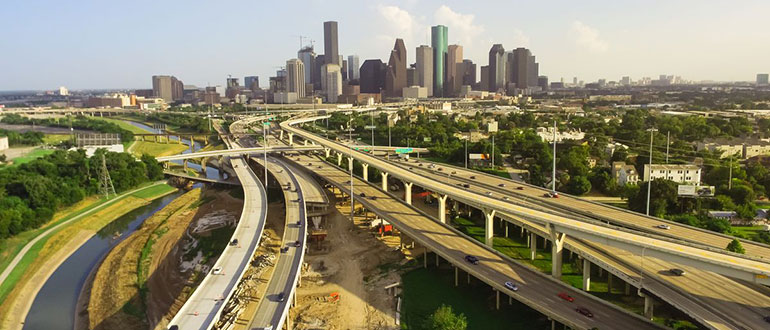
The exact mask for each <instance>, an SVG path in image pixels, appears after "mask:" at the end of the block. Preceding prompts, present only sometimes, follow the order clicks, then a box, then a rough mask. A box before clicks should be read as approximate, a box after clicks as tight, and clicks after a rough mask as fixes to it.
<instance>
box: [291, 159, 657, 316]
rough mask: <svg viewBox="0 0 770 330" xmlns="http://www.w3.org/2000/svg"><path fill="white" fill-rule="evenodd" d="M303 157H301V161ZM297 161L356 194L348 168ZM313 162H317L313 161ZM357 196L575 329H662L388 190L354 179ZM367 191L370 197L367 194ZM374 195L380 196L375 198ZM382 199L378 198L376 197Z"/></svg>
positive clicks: (475, 272)
mask: <svg viewBox="0 0 770 330" xmlns="http://www.w3.org/2000/svg"><path fill="white" fill-rule="evenodd" d="M297 159H299V160H297ZM291 161H293V162H295V163H296V164H297V165H301V166H303V167H306V168H308V169H310V170H312V171H313V172H314V173H315V174H316V175H318V176H320V177H322V178H323V179H324V180H326V181H327V182H329V183H331V184H333V185H334V186H336V187H338V188H339V189H340V190H342V191H344V192H345V193H347V194H350V176H349V173H348V172H345V171H343V170H340V169H339V168H336V167H333V166H331V165H329V164H328V163H326V162H324V161H322V160H320V159H319V158H316V157H313V156H306V155H301V156H298V157H292V158H291ZM308 163H310V164H311V165H307V164H308ZM353 185H354V187H353V192H354V193H353V196H354V197H355V199H356V202H357V203H358V204H359V205H364V206H365V207H366V208H367V209H369V210H370V211H372V212H374V213H376V214H377V215H378V216H380V217H382V218H383V219H386V220H387V221H389V222H391V223H392V224H394V225H395V226H396V228H398V229H399V230H400V231H401V232H402V233H404V234H406V235H408V236H409V237H411V238H413V239H414V240H415V241H416V242H417V243H419V244H420V245H422V246H425V247H426V248H427V249H429V250H430V251H432V252H435V253H436V254H437V255H439V256H441V257H442V258H444V259H446V260H447V261H449V262H450V263H452V265H454V266H455V267H458V268H459V269H462V270H463V271H465V272H468V273H469V274H471V275H473V276H474V277H476V278H478V279H480V280H482V281H484V282H485V283H487V284H488V285H490V286H492V287H493V288H494V289H495V290H496V291H497V293H496V294H497V301H498V303H499V302H500V296H501V295H502V296H503V297H504V296H505V295H508V296H510V297H512V298H513V299H516V300H518V301H521V302H523V303H525V304H527V305H528V306H530V307H532V308H534V309H535V310H538V311H539V312H541V313H543V314H545V315H547V316H548V317H549V318H551V319H554V320H557V321H558V322H560V323H562V324H565V325H567V326H569V327H571V328H576V329H590V328H593V327H598V328H599V329H659V328H660V327H658V326H657V325H655V324H653V323H651V322H649V321H647V320H644V319H643V318H641V317H639V316H637V315H634V314H631V313H629V312H626V311H624V310H622V309H620V308H618V307H616V306H614V305H612V304H609V303H606V302H604V301H601V300H600V299H598V298H595V297H593V296H591V295H588V294H585V293H583V292H581V291H579V290H576V289H574V288H572V287H569V286H567V285H565V284H564V283H561V282H560V281H557V280H554V279H552V278H551V277H549V276H547V275H545V274H543V273H540V272H539V271H536V270H533V269H531V268H529V267H528V266H526V265H523V264H520V263H518V262H516V261H514V260H511V259H509V258H507V257H505V256H503V255H502V254H500V253H498V252H496V251H494V250H491V249H490V248H489V247H486V246H484V245H483V244H479V243H478V242H476V241H475V240H473V239H471V238H469V237H467V236H464V235H463V234H461V233H460V232H458V231H456V230H454V229H452V228H450V227H448V226H445V225H443V224H442V223H440V222H438V221H435V220H434V219H431V218H430V217H428V216H427V215H425V214H424V213H422V212H421V211H419V210H418V209H416V208H414V207H412V206H410V205H408V204H406V203H404V202H402V201H400V200H398V199H397V198H395V197H394V196H392V195H390V194H388V193H386V192H383V191H382V190H381V189H379V188H378V187H376V186H374V185H372V184H370V183H367V182H364V181H363V180H361V179H359V178H358V177H355V178H354V182H353ZM361 193H363V194H364V195H365V196H366V197H361ZM373 197H374V198H373ZM375 198H376V199H375ZM467 254H470V255H475V256H477V257H478V258H479V259H480V263H479V264H478V265H471V264H469V263H468V262H466V261H465V260H464V257H465V255H467ZM506 281H513V282H515V283H517V284H518V285H519V286H520V289H519V291H517V292H511V291H509V290H508V289H506V288H505V287H504V286H503V283H504V282H506ZM560 292H568V293H569V294H570V295H571V296H573V297H575V301H574V302H573V303H569V302H566V301H564V300H563V299H561V298H559V297H558V296H557V294H558V293H560ZM576 307H586V308H588V309H589V310H591V311H592V312H593V314H594V317H593V318H587V317H584V316H582V315H580V314H578V313H577V312H576V311H575V308H576Z"/></svg>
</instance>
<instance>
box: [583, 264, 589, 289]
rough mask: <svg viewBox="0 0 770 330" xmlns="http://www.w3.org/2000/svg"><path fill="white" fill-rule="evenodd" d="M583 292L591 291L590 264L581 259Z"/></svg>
mask: <svg viewBox="0 0 770 330" xmlns="http://www.w3.org/2000/svg"><path fill="white" fill-rule="evenodd" d="M583 291H591V262H590V261H588V259H583Z"/></svg>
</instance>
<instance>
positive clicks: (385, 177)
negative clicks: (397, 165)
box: [382, 172, 388, 192]
mask: <svg viewBox="0 0 770 330" xmlns="http://www.w3.org/2000/svg"><path fill="white" fill-rule="evenodd" d="M382 191H384V192H388V172H382Z"/></svg>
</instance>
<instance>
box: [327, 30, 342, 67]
mask: <svg viewBox="0 0 770 330" xmlns="http://www.w3.org/2000/svg"><path fill="white" fill-rule="evenodd" d="M324 59H325V60H326V62H325V63H334V64H337V65H342V63H341V61H340V53H339V45H338V44H337V22H334V21H329V22H324Z"/></svg>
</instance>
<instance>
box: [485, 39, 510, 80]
mask: <svg viewBox="0 0 770 330" xmlns="http://www.w3.org/2000/svg"><path fill="white" fill-rule="evenodd" d="M506 61H507V56H506V55H505V48H503V45H501V44H494V45H493V46H492V48H490V49H489V69H488V70H489V72H488V74H489V76H488V77H487V79H489V82H488V83H487V86H488V87H489V89H488V90H489V91H490V92H497V91H498V90H500V89H504V88H505V84H506V79H505V62H506Z"/></svg>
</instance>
